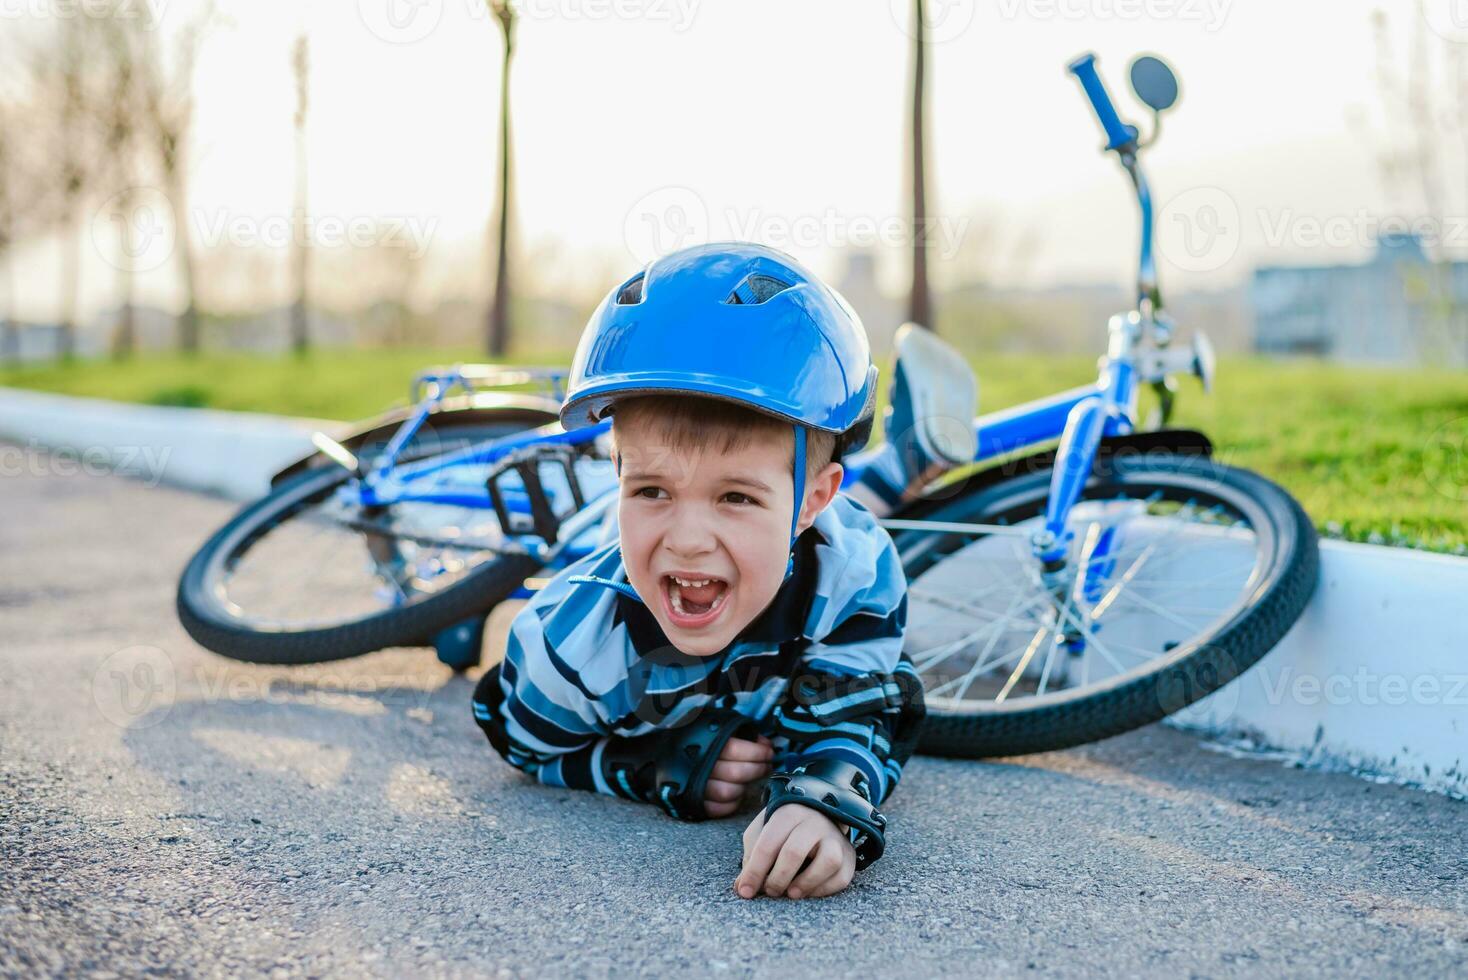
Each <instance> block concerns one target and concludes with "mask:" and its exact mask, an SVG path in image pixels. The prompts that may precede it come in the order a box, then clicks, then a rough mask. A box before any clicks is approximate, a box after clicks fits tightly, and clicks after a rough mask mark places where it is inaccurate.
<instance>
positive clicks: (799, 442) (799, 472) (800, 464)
mask: <svg viewBox="0 0 1468 980" xmlns="http://www.w3.org/2000/svg"><path fill="white" fill-rule="evenodd" d="M793 428H794V429H795V513H794V514H792V515H791V517H790V560H789V561H787V562H786V563H785V577H786V578H789V577H790V574H791V573H792V572H794V571H795V538H796V528H798V527H799V526H800V505H801V504H803V503H804V502H805V426H803V425H797V426H794V427H793Z"/></svg>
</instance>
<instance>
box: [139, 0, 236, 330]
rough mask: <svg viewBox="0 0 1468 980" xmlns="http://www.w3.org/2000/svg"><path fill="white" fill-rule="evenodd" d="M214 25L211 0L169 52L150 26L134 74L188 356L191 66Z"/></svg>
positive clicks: (193, 303)
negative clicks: (169, 223) (162, 198)
mask: <svg viewBox="0 0 1468 980" xmlns="http://www.w3.org/2000/svg"><path fill="white" fill-rule="evenodd" d="M145 6H146V5H145ZM218 21H219V13H218V8H217V7H216V6H215V5H214V3H213V0H209V2H207V3H205V4H203V5H202V6H201V7H200V8H199V10H198V11H197V12H196V13H195V15H194V16H193V17H192V18H191V19H190V20H189V21H187V22H186V23H184V24H183V25H182V26H181V27H180V28H179V29H178V30H177V32H176V33H175V34H174V35H173V38H172V43H171V44H170V45H169V46H168V49H167V50H165V48H164V46H163V45H162V44H161V43H160V42H159V32H158V30H157V27H158V25H157V24H156V23H152V24H150V25H149V27H150V29H149V30H148V31H147V32H146V34H145V41H146V45H145V48H144V58H143V60H142V62H141V64H140V65H139V71H138V90H139V98H140V101H141V113H142V124H143V126H144V132H145V137H146V140H147V142H148V145H149V147H150V148H151V150H152V154H153V162H154V165H155V166H156V167H157V168H158V174H159V176H160V177H161V178H162V182H163V191H164V194H165V195H166V196H167V198H168V203H169V205H170V207H171V208H172V211H173V240H174V248H175V249H176V250H177V254H178V272H179V279H180V281H181V283H182V285H183V292H184V309H183V313H182V314H180V316H179V318H178V341H177V343H178V349H179V350H181V351H183V352H184V353H186V354H193V353H196V352H197V351H198V350H199V302H198V291H197V286H196V281H195V280H196V277H195V262H194V249H193V240H192V237H191V234H190V231H191V229H190V225H189V221H188V157H187V147H188V136H189V131H190V129H191V127H192V125H193V117H194V94H193V81H194V66H195V65H196V64H197V62H198V57H199V51H200V49H201V48H202V46H203V43H204V40H205V38H206V37H207V36H208V34H209V31H210V30H211V28H212V27H213V26H214V24H216V23H217V22H218Z"/></svg>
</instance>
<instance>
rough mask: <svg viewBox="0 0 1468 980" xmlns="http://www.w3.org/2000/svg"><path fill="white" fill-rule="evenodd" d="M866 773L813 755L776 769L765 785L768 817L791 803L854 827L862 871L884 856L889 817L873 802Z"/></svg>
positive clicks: (857, 854)
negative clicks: (787, 767) (789, 767)
mask: <svg viewBox="0 0 1468 980" xmlns="http://www.w3.org/2000/svg"><path fill="white" fill-rule="evenodd" d="M871 796H872V795H871V788H870V787H869V786H868V785H867V778H866V775H865V774H864V773H863V772H862V771H861V770H860V769H858V768H857V767H856V766H854V765H852V764H851V763H849V762H842V761H841V760H839V759H812V760H811V761H810V762H807V763H805V764H804V765H801V766H798V767H796V768H795V769H793V770H790V771H789V772H777V773H775V774H774V775H773V776H771V777H770V782H769V785H768V786H766V787H765V819H766V820H769V819H770V815H771V814H773V813H774V812H775V811H776V810H778V809H779V808H780V807H782V806H785V805H786V804H789V803H795V804H799V805H800V806H808V807H810V808H811V809H812V810H819V811H820V812H822V813H824V814H825V815H826V816H828V817H830V818H831V819H832V820H834V821H836V822H837V823H839V824H845V825H846V826H848V827H850V828H851V844H852V846H853V847H855V848H856V869H857V870H858V871H860V870H861V869H862V868H865V867H866V866H867V865H869V864H871V863H872V862H874V861H876V860H877V858H879V857H881V856H882V851H883V850H884V849H885V848H886V846H887V837H886V831H887V818H886V817H884V816H882V813H881V811H879V810H878V809H877V808H876V806H875V805H874V804H873V803H872V798H871Z"/></svg>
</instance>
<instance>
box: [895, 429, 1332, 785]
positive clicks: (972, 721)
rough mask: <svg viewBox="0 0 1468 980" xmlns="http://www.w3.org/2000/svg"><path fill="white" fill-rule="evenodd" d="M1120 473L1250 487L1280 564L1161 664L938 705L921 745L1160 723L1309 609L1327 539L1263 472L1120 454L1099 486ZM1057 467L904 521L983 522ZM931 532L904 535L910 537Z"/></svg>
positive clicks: (978, 754) (1028, 739)
mask: <svg viewBox="0 0 1468 980" xmlns="http://www.w3.org/2000/svg"><path fill="white" fill-rule="evenodd" d="M1115 470H1123V471H1125V472H1126V473H1127V474H1131V475H1142V474H1145V473H1146V472H1147V471H1149V470H1164V471H1166V472H1169V473H1191V474H1192V475H1194V476H1199V477H1203V478H1206V479H1209V480H1217V481H1223V482H1225V483H1227V484H1228V485H1229V486H1231V487H1232V488H1233V489H1234V490H1235V491H1237V492H1241V493H1245V494H1247V495H1248V496H1249V497H1251V498H1252V499H1253V500H1254V501H1255V502H1256V503H1257V504H1259V505H1260V506H1261V507H1262V508H1263V509H1264V511H1265V512H1266V513H1267V514H1268V516H1269V519H1270V521H1271V523H1272V524H1273V525H1274V528H1275V533H1276V543H1275V547H1274V549H1273V554H1272V560H1271V563H1270V565H1269V567H1268V569H1267V571H1266V573H1265V575H1264V576H1263V577H1262V579H1261V582H1260V586H1259V587H1258V588H1257V589H1256V590H1255V592H1254V595H1253V597H1252V599H1251V601H1250V602H1248V603H1247V604H1246V605H1245V606H1244V607H1243V608H1242V609H1241V610H1239V611H1238V612H1237V613H1236V614H1235V615H1234V616H1233V617H1232V618H1231V619H1230V620H1229V621H1228V622H1227V623H1226V624H1224V625H1223V626H1222V627H1221V628H1220V629H1219V630H1218V631H1217V633H1216V634H1215V635H1214V636H1213V638H1212V639H1211V640H1209V641H1208V642H1207V643H1204V644H1202V645H1195V644H1191V643H1190V644H1189V645H1188V646H1186V647H1182V648H1179V650H1178V651H1175V652H1174V654H1173V655H1172V656H1171V657H1168V658H1165V659H1161V658H1160V659H1159V660H1158V661H1157V662H1156V663H1155V666H1154V668H1153V669H1152V670H1150V671H1148V672H1146V673H1143V674H1141V675H1140V676H1136V677H1133V678H1131V679H1129V680H1124V681H1119V682H1118V683H1116V684H1112V685H1104V684H1103V685H1100V686H1098V687H1097V688H1095V689H1094V690H1092V691H1091V692H1090V693H1088V694H1085V695H1080V696H1076V697H1074V698H1066V697H1064V696H1060V697H1055V698H1053V699H1047V700H1046V701H1045V702H1044V703H1041V704H1034V705H1026V704H1024V702H1025V701H1027V700H1029V699H1019V700H1017V701H1014V702H1010V703H1008V704H1005V705H989V706H982V707H975V708H973V709H969V710H942V709H938V710H934V708H933V707H931V706H930V708H929V713H928V718H927V721H926V724H925V725H924V728H923V734H922V740H921V743H920V747H919V751H921V752H924V753H927V754H930V755H942V756H953V757H960V758H990V757H996V756H1013V755H1024V754H1028V753H1033V752H1046V751H1053V750H1056V749H1064V748H1069V747H1071V746H1075V745H1081V744H1085V743H1087V742H1094V741H1098V740H1100V739H1103V738H1109V737H1111V736H1113V735H1120V734H1122V733H1123V732H1128V731H1131V730H1133V729H1136V728H1139V727H1141V726H1143V725H1147V724H1150V723H1152V722H1155V721H1158V720H1160V719H1161V718H1163V717H1165V716H1166V715H1168V714H1170V713H1172V712H1174V711H1177V710H1180V709H1181V708H1184V707H1186V706H1187V705H1189V704H1192V703H1193V702H1195V701H1197V700H1199V699H1201V698H1203V697H1205V696H1206V695H1208V694H1211V693H1213V691H1216V690H1218V689H1219V688H1221V687H1223V686H1224V685H1225V684H1227V683H1228V682H1229V681H1231V680H1232V679H1233V678H1234V677H1236V676H1237V675H1238V674H1240V673H1242V672H1243V671H1244V670H1246V669H1247V668H1248V667H1250V666H1252V665H1253V664H1254V663H1256V662H1257V661H1258V660H1259V659H1260V658H1262V657H1263V656H1264V655H1265V654H1267V653H1268V652H1269V651H1270V650H1271V649H1272V648H1273V647H1274V646H1275V644H1277V643H1278V642H1279V641H1280V639H1281V638H1283V637H1284V635H1285V633H1286V632H1288V630H1289V629H1290V627H1291V626H1293V625H1294V623H1295V621H1296V620H1298V619H1299V617H1300V615H1301V613H1303V612H1304V610H1305V606H1306V604H1307V603H1308V602H1309V600H1310V596H1311V595H1312V594H1313V592H1314V590H1315V585H1316V582H1317V580H1318V578H1319V567H1320V557H1319V555H1320V553H1319V542H1318V540H1317V536H1316V533H1315V527H1314V524H1313V523H1312V522H1311V521H1310V518H1309V516H1308V515H1307V514H1306V513H1305V511H1304V509H1303V508H1302V507H1301V506H1300V504H1299V503H1298V501H1296V500H1295V499H1294V498H1293V497H1292V496H1290V495H1289V493H1287V492H1286V491H1285V490H1284V489H1283V488H1281V487H1280V486H1279V485H1278V484H1275V483H1273V482H1271V481H1269V480H1267V479H1265V478H1264V477H1262V476H1260V475H1258V474H1257V473H1253V472H1250V471H1248V470H1243V469H1239V468H1236V467H1231V466H1226V465H1224V464H1221V463H1218V462H1216V461H1214V460H1212V459H1208V458H1203V457H1184V456H1164V457H1158V456H1155V455H1152V456H1149V457H1147V458H1141V459H1136V458H1116V459H1114V460H1111V461H1108V462H1106V463H1104V464H1098V471H1097V472H1098V476H1097V477H1093V478H1092V481H1091V484H1088V486H1093V485H1095V483H1096V482H1097V481H1098V479H1100V480H1104V479H1106V478H1108V477H1109V476H1110V475H1111V473H1112V472H1113V471H1115ZM1049 478H1050V471H1049V469H1048V468H1046V469H1043V470H1040V471H1036V472H1033V473H1027V474H1023V475H1018V476H1014V477H1011V478H1008V479H1005V480H1000V481H998V482H992V483H986V482H980V481H975V484H974V487H973V489H972V490H970V489H968V488H967V487H966V486H963V485H960V486H959V487H958V488H957V489H954V488H951V487H950V488H948V490H947V492H945V493H943V494H942V496H941V497H940V498H939V499H928V500H919V501H917V502H915V503H913V504H912V505H910V506H909V507H907V508H904V509H903V510H902V512H901V513H898V514H894V515H893V516H894V517H900V518H902V519H904V520H921V519H925V518H926V519H932V520H955V521H964V520H966V521H974V522H984V519H983V506H984V504H985V502H990V503H993V502H998V501H1001V500H1003V499H1006V498H1011V499H1012V497H1013V496H1014V495H1015V494H1016V493H1017V492H1021V491H1028V492H1034V491H1036V490H1040V491H1043V489H1044V488H1046V487H1048V485H1049ZM921 533H923V532H910V531H908V532H897V533H894V535H893V538H894V540H896V541H897V543H898V546H899V550H901V547H902V543H903V542H904V541H912V540H914V538H913V537H912V535H915V534H921Z"/></svg>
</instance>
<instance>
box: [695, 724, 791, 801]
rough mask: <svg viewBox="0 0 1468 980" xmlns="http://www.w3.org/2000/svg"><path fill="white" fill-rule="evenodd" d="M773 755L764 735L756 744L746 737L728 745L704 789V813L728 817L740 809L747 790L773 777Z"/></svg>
mask: <svg viewBox="0 0 1468 980" xmlns="http://www.w3.org/2000/svg"><path fill="white" fill-rule="evenodd" d="M774 756H775V750H774V748H773V747H772V746H771V745H770V740H769V739H767V738H765V737H764V736H763V735H761V736H760V737H759V741H757V742H751V741H749V740H748V739H744V738H731V739H729V741H727V742H725V743H724V748H723V751H721V752H720V753H719V760H718V761H717V762H715V763H714V768H713V771H712V772H710V773H709V781H708V785H707V786H705V787H704V790H703V808H704V810H705V812H707V813H708V815H709V816H711V817H727V816H728V815H729V814H731V813H733V812H734V811H735V810H738V809H739V801H740V800H741V799H743V797H744V790H745V788H746V787H748V786H749V784H750V783H757V782H759V781H760V780H761V779H764V778H765V777H766V776H768V775H769V774H770V760H771V759H773V758H774Z"/></svg>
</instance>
